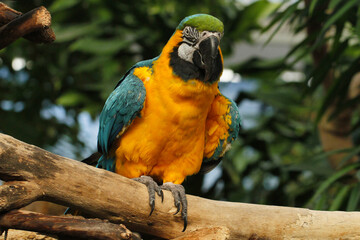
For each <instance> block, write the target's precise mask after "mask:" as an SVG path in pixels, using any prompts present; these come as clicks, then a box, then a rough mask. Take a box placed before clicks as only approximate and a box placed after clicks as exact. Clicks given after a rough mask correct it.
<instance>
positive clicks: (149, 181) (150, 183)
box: [133, 176, 164, 216]
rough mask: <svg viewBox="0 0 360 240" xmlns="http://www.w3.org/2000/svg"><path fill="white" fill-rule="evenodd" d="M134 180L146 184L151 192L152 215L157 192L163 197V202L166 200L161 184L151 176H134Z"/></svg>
mask: <svg viewBox="0 0 360 240" xmlns="http://www.w3.org/2000/svg"><path fill="white" fill-rule="evenodd" d="M133 180H135V181H137V182H139V183H142V184H145V186H146V187H147V189H148V192H149V205H150V208H151V211H150V215H149V216H151V214H152V213H153V211H154V209H155V192H156V193H157V195H159V196H160V197H161V202H162V201H163V200H164V194H163V191H162V190H161V188H160V187H159V185H158V184H157V183H156V182H155V181H154V180H153V179H152V178H151V177H149V176H141V177H138V178H133Z"/></svg>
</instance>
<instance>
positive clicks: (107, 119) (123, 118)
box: [97, 59, 154, 171]
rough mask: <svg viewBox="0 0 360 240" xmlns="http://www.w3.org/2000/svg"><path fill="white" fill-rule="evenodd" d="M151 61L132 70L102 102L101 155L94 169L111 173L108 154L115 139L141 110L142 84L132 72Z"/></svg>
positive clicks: (144, 96) (148, 62)
mask: <svg viewBox="0 0 360 240" xmlns="http://www.w3.org/2000/svg"><path fill="white" fill-rule="evenodd" d="M153 61H154V59H152V60H147V61H143V62H140V63H138V64H136V65H135V66H134V67H132V68H131V69H130V70H129V71H128V72H127V73H126V74H125V75H124V76H123V77H122V78H121V79H120V81H119V83H118V84H117V86H116V87H115V89H114V91H113V92H112V93H111V94H110V96H109V97H108V99H107V100H106V102H105V105H104V107H103V110H102V112H101V114H100V127H99V133H98V151H99V152H100V153H101V154H102V156H101V157H100V159H99V162H98V165H97V166H98V167H102V168H105V169H107V170H109V171H114V170H115V163H114V157H111V156H109V155H108V154H109V151H110V149H111V147H112V144H113V143H114V141H115V139H116V138H118V137H121V134H123V133H124V132H125V131H126V129H127V128H128V127H129V126H130V125H131V123H132V122H133V120H134V119H135V118H136V117H140V112H141V110H142V109H143V107H144V102H145V98H146V89H145V86H144V84H143V82H142V81H141V80H140V79H139V78H138V77H137V76H135V75H134V74H133V73H134V69H135V68H137V67H143V66H149V67H151V66H152V62H153Z"/></svg>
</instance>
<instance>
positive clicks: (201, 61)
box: [193, 36, 222, 81]
mask: <svg viewBox="0 0 360 240" xmlns="http://www.w3.org/2000/svg"><path fill="white" fill-rule="evenodd" d="M219 44H220V42H219V39H218V38H217V37H215V36H210V37H208V38H205V39H204V40H202V41H201V43H200V44H199V50H198V51H197V53H196V54H194V59H193V61H194V63H195V64H196V65H197V66H198V67H199V68H201V69H204V70H205V76H204V80H205V81H208V80H209V79H210V78H211V75H212V74H213V73H214V68H216V67H217V66H216V64H217V57H218V54H219V50H218V48H219ZM221 68H222V66H221Z"/></svg>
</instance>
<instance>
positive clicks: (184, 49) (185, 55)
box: [178, 43, 195, 63]
mask: <svg viewBox="0 0 360 240" xmlns="http://www.w3.org/2000/svg"><path fill="white" fill-rule="evenodd" d="M194 51H195V49H194V47H192V46H189V45H188V44H186V43H182V44H181V45H180V46H179V48H178V56H179V57H180V58H181V59H183V60H185V61H187V62H191V63H193V61H192V58H193V54H194Z"/></svg>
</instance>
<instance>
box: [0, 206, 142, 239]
mask: <svg viewBox="0 0 360 240" xmlns="http://www.w3.org/2000/svg"><path fill="white" fill-rule="evenodd" d="M49 223H51V224H49ZM0 226H1V227H2V228H5V229H23V230H29V231H37V232H43V233H48V234H49V233H50V234H55V235H57V236H60V237H72V238H81V239H99V240H119V239H120V240H121V239H128V240H131V239H133V240H135V239H140V238H139V237H137V236H136V235H133V234H132V233H131V232H130V231H129V230H128V229H127V228H126V227H125V226H124V225H122V224H120V225H118V224H113V223H109V222H106V221H103V220H100V219H84V218H79V217H76V218H75V217H70V216H61V217H59V216H49V215H45V214H41V213H35V212H29V211H24V210H12V211H10V212H8V213H6V214H3V215H2V216H0Z"/></svg>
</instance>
